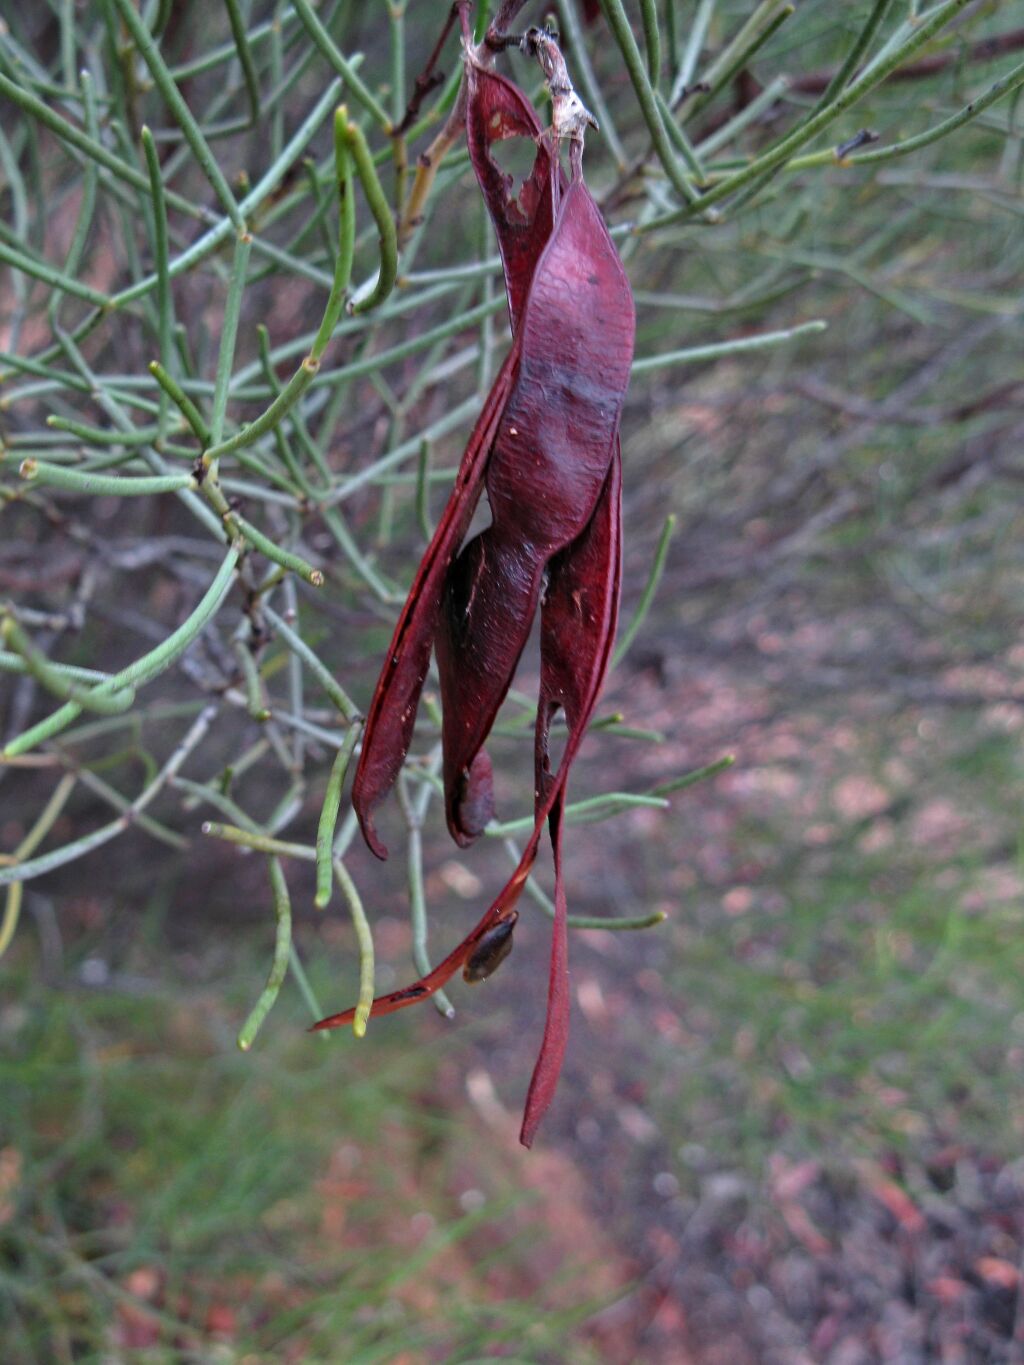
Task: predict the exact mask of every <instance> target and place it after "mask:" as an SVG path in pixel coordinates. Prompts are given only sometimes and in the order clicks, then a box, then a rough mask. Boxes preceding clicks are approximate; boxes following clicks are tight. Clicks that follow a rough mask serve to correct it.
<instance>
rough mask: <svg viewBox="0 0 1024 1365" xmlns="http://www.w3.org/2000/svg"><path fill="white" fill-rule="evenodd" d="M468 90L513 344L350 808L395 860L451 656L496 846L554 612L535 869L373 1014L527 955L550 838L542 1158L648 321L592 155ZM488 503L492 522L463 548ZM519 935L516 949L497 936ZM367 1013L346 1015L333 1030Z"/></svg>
mask: <svg viewBox="0 0 1024 1365" xmlns="http://www.w3.org/2000/svg"><path fill="white" fill-rule="evenodd" d="M466 85H467V91H466V93H467V103H466V129H467V138H468V144H469V152H470V158H471V160H472V164H473V169H474V171H475V173H476V176H477V180H478V182H479V185H480V189H481V191H482V193H483V196H484V199H485V202H486V204H487V208H488V211H489V213H490V216H491V220H492V222H493V224H494V228H495V231H496V234H497V238H498V246H499V250H500V253H501V259H502V263H503V266H504V273H505V285H506V290H507V293H508V304H509V316H510V321H511V326H512V336H513V341H512V347H511V350H510V352H509V354H508V357H507V359H506V360H505V362H504V364H503V365H502V367H501V370H500V372H499V374H498V376H497V378H496V380H495V382H494V385H493V387H492V389H491V392H490V393H489V395H488V397H487V399H486V401H485V403H484V407H483V411H482V412H481V415H480V418H479V420H478V421H477V424H476V427H475V429H474V431H473V434H472V436H471V437H470V440H469V444H468V446H467V448H466V452H465V455H464V456H463V459H462V463H461V465H460V468H459V472H458V476H457V478H456V481H455V486H454V488H453V490H452V494H451V497H450V498H449V501H448V505H447V507H446V508H445V511H444V513H443V515H442V517H441V520H440V522H439V523H438V527H437V530H436V532H435V534H434V537H433V540H432V541H431V543H430V546H429V547H428V549H427V551H426V554H425V555H424V557H423V560H422V562H421V564H420V567H419V570H418V572H417V574H416V578H415V581H414V583H413V586H412V589H411V590H410V593H409V597H408V600H407V601H406V603H405V606H404V608H403V610H402V613H401V616H400V617H399V621H398V625H397V627H396V629H395V634H394V637H393V639H392V642H391V646H390V648H389V650H388V654H387V657H386V660H385V664H384V667H383V670H382V672H381V676H380V679H379V681H378V683H377V688H376V691H375V693H374V696H373V701H372V703H371V706H370V710H369V715H368V717H367V724H366V730H365V732H364V737H363V747H362V753H361V757H360V761H359V766H358V769H357V772H356V777H355V781H354V784H353V798H352V799H353V804H354V806H355V810H356V813H357V815H358V817H359V822H360V825H361V827H362V831H363V834H364V836H365V838H366V842H367V844H368V845H369V846H370V848H371V849H372V850H373V851H374V852H375V853H376V854H377V855H378V857H386V856H387V851H386V849H385V848H384V846H383V845H382V843H381V842H380V839H379V837H378V835H377V832H376V829H375V827H374V822H373V813H374V810H375V809H376V807H377V806H378V805H379V803H380V802H381V801H382V800H383V799H384V797H385V796H386V794H387V792H388V791H389V790H390V788H391V786H392V785H393V784H394V782H395V780H396V778H397V776H398V773H399V771H400V770H401V766H402V763H403V762H404V759H405V756H406V754H407V752H408V749H409V744H410V742H411V739H412V733H413V727H414V724H415V717H416V709H417V706H418V703H419V699H420V693H421V691H422V688H423V683H424V679H425V677H426V673H427V667H428V665H429V662H430V653H431V649H432V648H433V649H434V650H435V651H436V654H437V661H438V668H439V673H440V679H441V704H442V712H443V735H442V739H443V751H444V774H443V775H444V790H445V813H446V818H447V822H448V828H449V831H450V832H451V835H452V837H453V838H454V839H455V841H456V843H458V844H459V845H462V846H465V845H467V844H469V843H471V842H472V841H473V840H474V839H475V838H476V837H478V835H479V834H480V833H482V831H483V829H484V827H485V825H486V824H487V822H488V820H489V819H490V818H491V816H492V814H493V810H494V801H493V792H492V777H491V764H490V760H489V759H488V757H487V754H486V752H485V750H484V747H483V746H484V743H485V741H486V739H487V736H488V734H489V733H490V730H491V727H492V725H493V723H494V719H495V716H496V715H497V712H498V709H499V708H500V706H501V704H502V702H503V701H504V699H505V697H506V695H507V692H508V689H509V687H510V685H511V682H512V678H513V675H514V673H515V669H516V666H517V664H518V662H519V658H520V655H521V654H522V651H523V648H524V646H525V644H526V640H527V638H528V636H529V633H530V628H531V624H532V622H533V619H534V617H535V615H536V612H537V609H538V607H540V615H541V625H540V649H541V680H540V697H539V704H538V710H537V726H536V734H535V746H534V747H535V783H534V828H533V831H532V834H531V836H530V838H529V840H528V842H527V845H526V848H525V850H524V852H523V855H522V858H521V860H520V863H519V865H518V867H517V868H516V870H515V872H514V873H513V874H512V876H511V878H510V879H509V881H508V882H507V883H506V885H505V886H504V887H503V888H502V890H501V891H500V893H499V894H498V896H497V898H496V899H495V901H494V902H493V904H492V905H491V907H490V908H489V909H488V911H487V913H486V914H485V915H484V916H483V918H482V919H481V920H480V922H479V923H478V924H477V926H476V927H475V928H474V929H473V930H472V932H471V933H470V934H468V935H467V936H466V938H465V939H463V941H462V942H461V943H460V944H459V945H458V947H456V948H455V949H453V950H452V952H450V953H449V954H448V956H447V957H446V958H445V959H444V961H443V962H441V963H439V964H438V966H437V967H435V968H434V970H433V971H432V972H430V973H429V974H428V975H427V976H425V977H423V978H421V979H420V980H419V981H416V982H414V983H413V984H412V985H411V986H407V987H404V988H403V989H401V990H398V991H393V992H391V993H390V994H388V995H385V996H382V997H380V998H379V999H377V1000H375V1001H374V1002H373V1009H372V1012H373V1013H374V1014H386V1013H390V1012H391V1011H393V1010H397V1009H402V1008H404V1007H405V1006H406V1005H411V1004H414V1003H416V1002H417V1001H419V1000H422V999H425V998H426V997H427V996H428V995H430V994H432V993H433V992H434V991H436V990H437V989H438V988H439V987H440V986H442V985H444V983H445V982H446V981H448V980H449V978H450V977H451V976H452V975H453V974H454V973H455V972H456V971H458V970H459V968H460V967H463V968H465V969H468V970H470V971H472V970H473V964H474V963H479V962H480V961H481V960H482V961H483V962H484V965H485V966H486V965H487V963H488V962H489V961H492V959H491V958H490V957H489V951H490V949H489V946H488V945H493V944H495V943H498V944H499V945H500V944H502V943H504V942H506V941H507V942H508V944H511V937H510V934H511V925H512V923H513V922H514V919H515V916H516V910H515V905H516V902H517V900H518V898H519V895H520V893H521V891H522V888H523V885H524V883H525V881H526V878H527V876H528V875H529V872H530V869H531V867H532V865H533V862H534V860H535V858H536V856H537V850H538V848H539V845H540V839H541V836H542V834H543V829H544V825H545V822H547V823H549V825H550V833H551V842H552V848H553V853H554V863H555V912H556V913H555V923H554V935H553V944H552V954H551V968H550V975H549V983H548V1010H547V1022H546V1025H545V1029H544V1038H543V1042H542V1045H541V1051H540V1055H539V1057H538V1060H537V1064H536V1066H535V1069H534V1073H533V1078H532V1080H531V1082H530V1088H529V1093H528V1096H527V1102H526V1112H525V1115H524V1120H523V1127H522V1132H521V1134H520V1137H521V1141H522V1142H523V1143H524V1144H525V1145H526V1146H529V1145H530V1144H531V1143H532V1141H533V1136H534V1134H535V1132H536V1129H537V1125H538V1123H539V1122H540V1119H541V1117H542V1116H543V1114H544V1112H545V1110H546V1109H547V1107H548V1105H549V1104H550V1102H551V1098H552V1096H553V1094H554V1089H555V1085H556V1083H557V1079H558V1073H559V1070H560V1068H561V1064H562V1058H563V1055H564V1052H565V1046H566V1041H567V1037H568V1027H569V993H568V965H567V959H568V951H567V933H566V914H567V910H566V900H565V891H564V886H563V880H562V811H563V807H564V802H565V789H566V782H567V778H568V774H569V769H570V767H571V765H572V762H573V760H574V759H575V757H576V753H577V751H578V749H579V745H580V742H581V741H582V738H583V735H584V734H585V732H586V729H587V725H588V724H589V721H590V719H591V716H592V715H593V711H594V707H595V705H596V703H597V699H598V695H599V693H600V689H601V685H602V682H603V680H604V676H605V673H606V671H607V668H608V664H609V660H610V657H611V649H612V642H613V639H614V634H615V624H616V619H617V614H618V599H619V583H620V577H621V545H620V541H621V525H620V523H621V459H620V450H619V420H620V417H621V412H622V404H623V400H624V397H625V393H626V387H627V384H628V382H629V371H630V366H631V363H632V356H633V335H634V325H635V318H634V309H633V300H632V295H631V293H630V289H629V284H628V281H627V279H626V276H625V273H624V271H623V269H622V264H621V262H620V261H619V257H618V254H617V252H616V250H615V247H614V245H613V243H612V241H611V238H610V237H609V235H608V231H607V229H606V227H605V225H604V221H603V219H602V217H601V214H600V211H599V209H598V208H597V205H596V204H595V203H594V200H593V198H592V197H591V195H590V192H589V190H588V189H587V187H586V184H585V183H584V181H583V175H582V164H581V163H582V157H581V155H580V152H581V147H580V145H579V144H575V145H574V148H573V153H574V154H573V156H572V158H571V161H572V173H571V176H570V177H568V178H567V177H566V175H565V173H564V172H563V171H562V168H561V165H560V160H559V153H558V142H557V139H556V138H555V137H554V136H553V135H551V134H545V133H543V132H542V130H541V128H540V125H539V123H538V121H537V117H536V114H535V113H534V111H533V108H532V106H531V105H530V104H529V102H528V101H527V100H526V98H525V97H524V95H523V94H522V92H521V91H519V90H518V89H517V88H516V87H515V86H514V85H512V84H511V83H510V82H509V81H507V80H505V79H504V78H503V77H501V76H498V75H496V74H495V73H494V72H493V71H491V70H489V69H487V68H485V67H484V66H482V65H481V64H479V62H478V61H477V59H476V56H475V54H474V52H473V50H472V48H471V47H469V46H468V45H467V51H466ZM510 137H528V138H530V139H531V140H532V141H533V142H534V144H535V147H536V154H535V158H534V164H533V168H532V170H531V172H530V174H529V176H528V177H527V178H526V180H525V182H524V184H523V186H522V189H521V191H520V193H519V195H518V197H513V196H512V193H511V190H512V180H511V177H509V176H507V175H506V174H505V172H503V171H502V170H501V168H500V167H499V166H498V164H497V162H496V161H495V159H494V157H493V155H492V151H491V148H492V146H493V144H494V143H495V142H497V141H499V140H502V139H505V138H510ZM485 488H486V492H487V497H488V501H489V503H490V507H491V515H492V520H491V525H490V526H488V527H487V529H486V530H484V531H482V532H480V533H479V534H478V535H476V536H474V537H473V538H472V539H471V540H469V541H468V542H467V543H465V544H463V542H464V541H465V537H466V534H467V531H468V528H469V525H470V522H471V520H472V517H473V513H474V511H475V509H476V506H477V503H478V501H479V498H480V495H481V493H482V492H483V491H484V489H485ZM559 710H561V711H563V712H564V715H565V720H566V725H567V730H568V734H567V739H566V742H565V746H564V749H563V753H562V758H561V762H560V763H559V764H558V766H557V768H556V770H555V771H553V772H552V770H551V765H550V759H549V732H550V727H551V722H552V720H553V718H554V717H555V715H556V714H557V713H558V711H559ZM504 925H508V926H509V929H508V936H507V937H504V938H503V937H502V935H501V934H497V937H495V935H496V933H497V931H498V930H499V929H500V928H501V926H504ZM498 960H500V959H498ZM493 965H494V966H496V965H497V962H496V961H495V962H494V963H493ZM490 970H493V966H491V968H490ZM485 974H486V973H485ZM351 1018H352V1011H351V1010H347V1011H345V1012H344V1013H342V1014H337V1015H332V1016H331V1017H330V1018H327V1019H324V1020H321V1021H320V1023H319V1024H317V1025H316V1026H315V1027H316V1028H334V1027H338V1026H340V1025H342V1024H344V1023H347V1022H348V1021H349V1020H350V1019H351Z"/></svg>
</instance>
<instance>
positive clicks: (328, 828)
mask: <svg viewBox="0 0 1024 1365" xmlns="http://www.w3.org/2000/svg"><path fill="white" fill-rule="evenodd" d="M359 731H360V727H359V725H358V723H357V724H354V725H352V726H351V727H350V729H349V732H348V734H347V735H346V736H345V742H344V744H343V745H342V746H341V748H340V749H339V750H338V752H337V754H336V755H335V758H334V763H333V765H332V767H331V775H330V777H329V778H328V780H327V790H326V791H325V792H324V804H323V806H322V807H321V809H320V820H319V823H318V824H317V830H316V896H315V897H314V900H313V904H314V905H315V906H316V908H317V909H318V910H323V908H324V907H325V906H326V905H327V903H328V902H329V901H330V899H331V884H332V876H331V854H332V850H333V849H334V830H335V826H336V825H337V823H338V811H339V810H340V808H341V790H342V787H343V786H344V785H345V774H346V773H347V772H348V765H349V763H350V761H351V759H352V754H353V752H354V751H355V747H356V742H357V740H358V739H359Z"/></svg>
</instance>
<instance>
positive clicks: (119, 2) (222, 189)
mask: <svg viewBox="0 0 1024 1365" xmlns="http://www.w3.org/2000/svg"><path fill="white" fill-rule="evenodd" d="M113 3H114V5H115V6H116V8H117V12H118V14H119V15H120V16H121V22H122V23H123V24H124V26H125V28H126V29H127V30H128V32H129V33H130V34H131V36H132V39H133V41H134V43H135V46H136V47H137V48H138V51H139V55H140V56H141V57H142V60H143V61H144V62H145V63H146V65H147V66H148V67H149V70H150V74H151V75H152V77H153V80H154V82H155V83H156V87H157V89H158V90H159V91H160V93H161V95H163V97H164V99H165V100H166V101H167V107H168V108H169V109H170V111H171V113H172V114H173V115H174V117H175V119H176V120H177V123H178V126H179V128H180V129H181V131H182V133H184V135H185V140H186V141H187V142H188V145H189V146H190V147H191V148H192V155H193V156H194V157H195V159H196V161H198V163H199V165H200V166H201V167H202V170H203V174H204V175H205V176H206V178H207V180H208V181H209V182H210V185H211V187H212V189H213V192H214V193H215V194H216V196H217V198H218V199H219V200H220V204H221V208H223V210H224V212H225V213H226V214H227V216H228V217H229V218H230V219H231V221H232V223H233V224H234V226H235V229H236V230H237V231H238V232H239V233H243V232H244V231H245V220H244V219H243V217H242V214H241V212H240V211H239V207H238V201H237V200H236V198H235V196H234V195H233V194H232V192H231V187H230V186H229V185H228V182H227V181H226V180H225V178H224V172H223V171H222V170H221V168H220V164H219V163H218V161H217V159H216V157H215V156H214V155H213V153H212V152H211V151H210V147H209V143H208V142H207V141H206V138H205V137H204V136H203V133H202V130H201V129H200V127H199V124H198V123H197V122H196V120H195V118H194V117H193V114H192V111H191V110H190V109H189V107H188V105H187V104H186V103H185V101H184V99H183V98H182V94H181V91H180V90H179V89H178V87H177V85H175V83H174V77H173V76H172V75H171V73H170V71H169V70H168V68H167V63H166V62H165V61H164V59H163V56H162V54H161V52H160V48H159V45H158V44H157V42H156V41H155V40H154V38H153V35H152V34H151V33H150V31H149V29H148V28H147V27H146V25H145V24H144V23H143V21H142V18H141V16H140V15H139V12H138V10H137V9H136V8H135V6H134V5H133V4H132V0H113Z"/></svg>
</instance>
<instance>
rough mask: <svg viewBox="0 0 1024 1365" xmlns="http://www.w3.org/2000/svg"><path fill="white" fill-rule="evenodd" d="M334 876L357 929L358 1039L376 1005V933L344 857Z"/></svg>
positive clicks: (355, 1029) (354, 1020) (337, 860)
mask: <svg viewBox="0 0 1024 1365" xmlns="http://www.w3.org/2000/svg"><path fill="white" fill-rule="evenodd" d="M334 876H335V878H336V880H337V883H338V886H339V887H340V888H341V894H342V895H343V896H344V897H345V902H346V904H347V905H348V909H349V914H350V915H351V916H352V927H353V928H354V929H355V931H356V942H357V944H358V945H359V994H358V996H357V998H356V1012H355V1014H354V1016H353V1018H352V1032H353V1033H354V1034H355V1036H356V1037H357V1038H363V1037H365V1036H366V1024H367V1021H368V1020H369V1018H370V1011H371V1009H372V1007H373V995H374V952H373V934H372V932H371V930H370V921H369V920H368V919H367V918H366V911H365V910H364V909H363V902H362V899H361V897H360V895H359V891H358V889H357V887H356V884H355V882H354V881H353V880H352V877H351V875H350V873H349V870H348V868H347V867H346V866H345V864H344V863H343V862H342V860H341V859H340V858H335V859H334Z"/></svg>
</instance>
